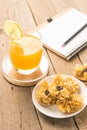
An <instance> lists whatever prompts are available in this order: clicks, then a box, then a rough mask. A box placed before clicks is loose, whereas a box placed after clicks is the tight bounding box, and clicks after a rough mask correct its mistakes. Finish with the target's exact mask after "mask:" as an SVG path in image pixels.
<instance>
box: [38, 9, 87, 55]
mask: <svg viewBox="0 0 87 130" xmlns="http://www.w3.org/2000/svg"><path fill="white" fill-rule="evenodd" d="M85 23H87V15H85V14H83V13H81V12H80V11H78V10H76V9H71V10H70V11H68V12H67V13H65V14H64V15H62V16H60V17H58V18H56V19H54V20H53V21H52V22H51V23H48V24H47V25H45V26H44V27H42V28H41V29H40V30H39V32H40V33H41V36H42V42H43V43H44V45H45V46H47V47H48V48H52V50H54V51H56V52H58V53H60V54H62V55H64V56H65V57H66V56H67V55H68V54H69V52H70V51H72V49H73V48H75V47H76V46H79V45H80V43H81V42H82V41H83V40H86V39H87V38H86V35H87V29H85V30H84V31H82V32H81V33H80V35H78V36H76V37H75V38H74V39H73V40H71V41H70V42H69V43H68V44H67V45H66V46H65V47H62V46H61V45H62V43H64V42H65V41H66V40H67V39H69V38H70V37H71V36H72V35H73V34H74V33H75V32H77V30H79V29H80V28H81V27H82V26H83V25H84V24H85Z"/></svg>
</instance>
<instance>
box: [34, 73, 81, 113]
mask: <svg viewBox="0 0 87 130" xmlns="http://www.w3.org/2000/svg"><path fill="white" fill-rule="evenodd" d="M79 91H80V86H79V84H78V83H77V81H76V80H74V79H72V78H70V77H64V76H62V75H61V74H57V75H56V76H55V77H54V79H53V81H52V82H51V83H50V84H49V83H48V82H47V81H46V80H44V81H43V82H42V83H41V84H39V86H38V89H37V90H36V99H37V101H38V103H40V104H41V105H43V106H48V105H52V104H56V105H57V106H58V109H59V110H60V111H61V112H63V113H73V112H76V111H78V110H79V109H80V108H82V106H83V98H82V96H81V95H80V94H79Z"/></svg>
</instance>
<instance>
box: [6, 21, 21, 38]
mask: <svg viewBox="0 0 87 130" xmlns="http://www.w3.org/2000/svg"><path fill="white" fill-rule="evenodd" d="M4 31H5V33H6V34H7V35H8V36H9V37H10V38H12V39H15V40H17V39H20V38H21V37H22V33H23V31H22V29H21V27H20V26H19V25H18V23H17V22H15V21H12V20H7V21H6V22H5V23H4Z"/></svg>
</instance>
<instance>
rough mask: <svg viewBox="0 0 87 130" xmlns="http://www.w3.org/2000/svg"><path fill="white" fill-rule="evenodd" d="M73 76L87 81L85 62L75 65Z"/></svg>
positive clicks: (86, 65)
mask: <svg viewBox="0 0 87 130" xmlns="http://www.w3.org/2000/svg"><path fill="white" fill-rule="evenodd" d="M73 73H74V75H75V77H77V78H78V79H80V80H82V81H87V64H83V65H78V64H77V65H76V66H75V67H74V71H73Z"/></svg>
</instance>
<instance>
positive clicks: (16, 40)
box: [4, 20, 43, 74]
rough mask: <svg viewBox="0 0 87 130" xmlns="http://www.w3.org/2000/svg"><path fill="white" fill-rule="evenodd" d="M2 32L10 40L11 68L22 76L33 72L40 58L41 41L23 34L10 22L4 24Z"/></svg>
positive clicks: (13, 22) (14, 23)
mask: <svg viewBox="0 0 87 130" xmlns="http://www.w3.org/2000/svg"><path fill="white" fill-rule="evenodd" d="M4 30H5V32H6V34H7V35H8V36H9V38H10V42H9V57H10V60H11V63H12V65H13V67H14V68H15V69H16V70H17V71H18V72H19V73H22V74H30V73H32V72H34V71H35V70H36V69H37V68H38V66H39V64H40V61H41V57H42V52H43V51H42V42H41V39H40V38H37V37H35V36H33V35H28V34H25V33H24V32H23V31H22V29H21V28H20V26H19V25H18V24H17V22H15V21H11V20H8V21H6V22H5V23H4Z"/></svg>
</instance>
